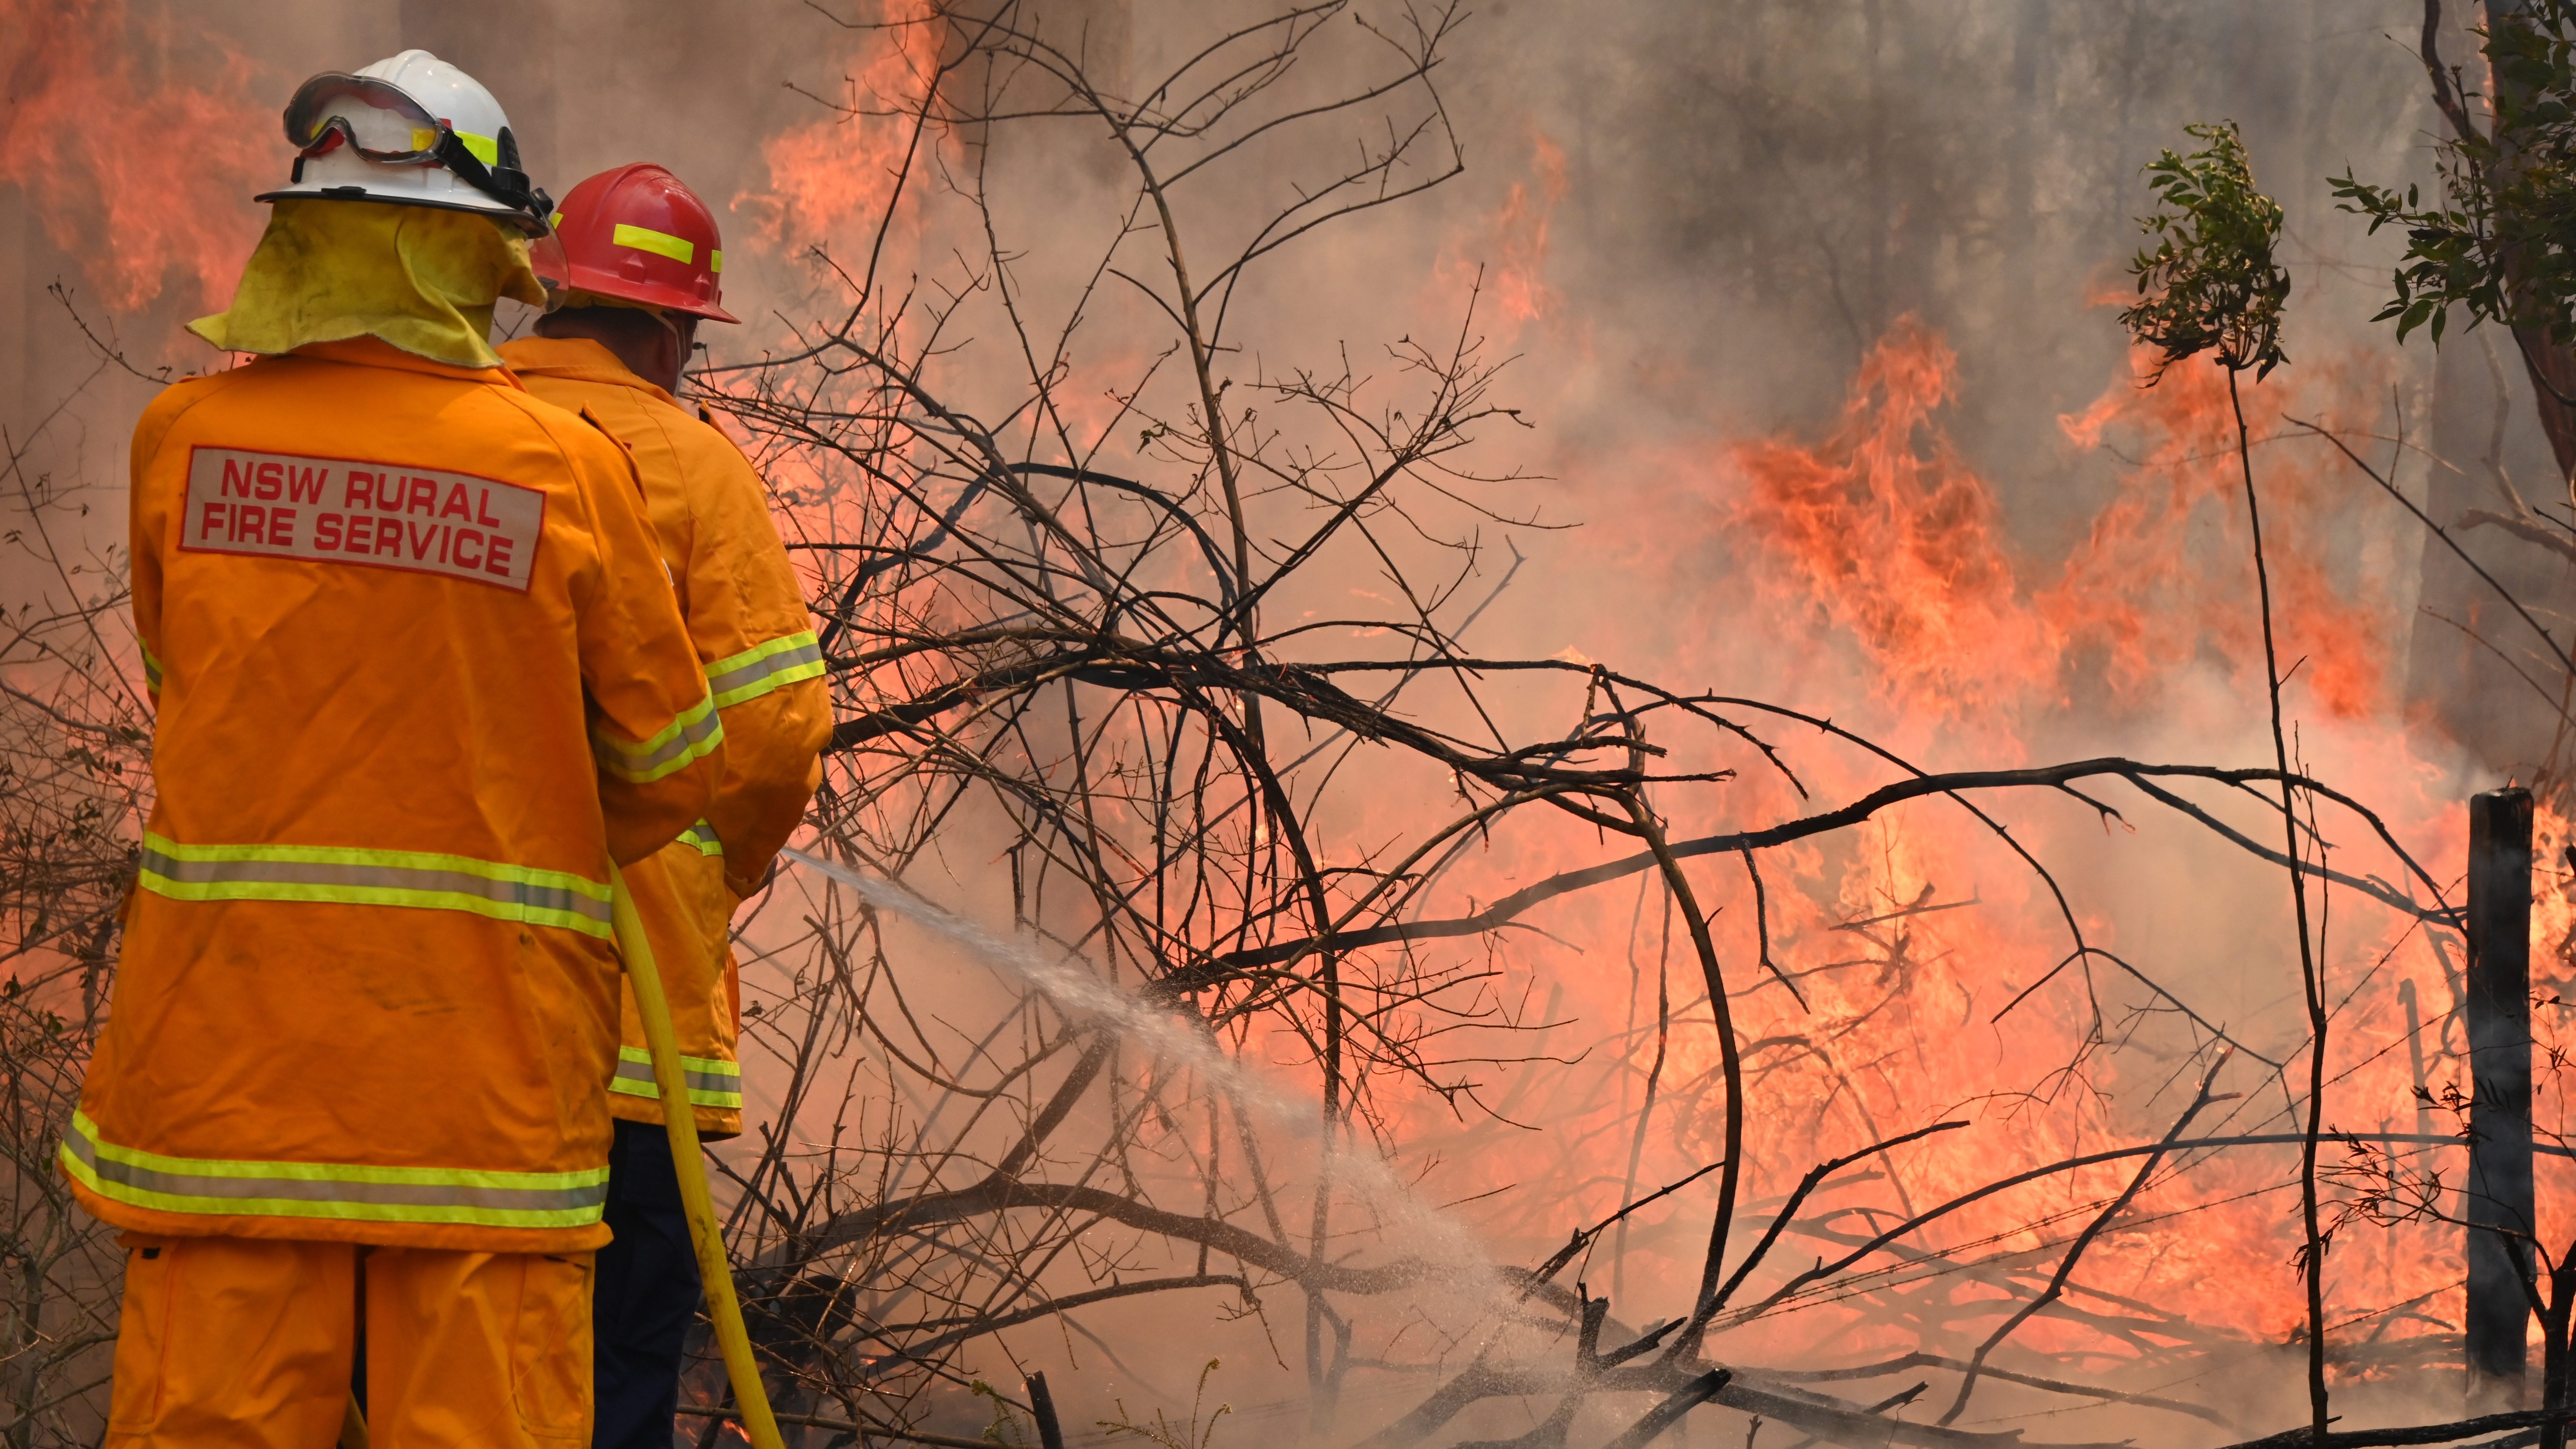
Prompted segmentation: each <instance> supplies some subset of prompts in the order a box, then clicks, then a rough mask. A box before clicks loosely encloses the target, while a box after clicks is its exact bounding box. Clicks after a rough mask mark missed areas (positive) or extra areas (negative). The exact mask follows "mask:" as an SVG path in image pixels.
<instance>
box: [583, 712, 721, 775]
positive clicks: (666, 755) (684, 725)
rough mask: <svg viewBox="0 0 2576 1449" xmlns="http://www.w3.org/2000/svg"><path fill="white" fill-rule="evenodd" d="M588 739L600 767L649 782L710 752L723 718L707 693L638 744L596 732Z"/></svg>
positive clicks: (612, 772)
mask: <svg viewBox="0 0 2576 1449" xmlns="http://www.w3.org/2000/svg"><path fill="white" fill-rule="evenodd" d="M590 738H591V744H592V746H593V747H594V749H595V751H596V752H597V754H598V756H599V764H600V768H602V769H604V770H606V771H607V772H608V773H610V774H612V775H615V776H616V777H618V778H619V779H621V780H627V781H631V782H633V783H635V784H638V785H649V784H651V783H652V782H654V781H655V780H659V779H661V778H662V777H663V776H665V775H668V774H671V773H672V772H674V771H676V770H680V769H682V768H684V767H686V766H687V765H688V763H689V762H690V761H692V760H695V759H697V758H698V757H699V756H701V755H706V754H709V753H712V752H713V751H714V750H715V747H716V746H717V745H718V744H720V743H722V742H723V740H724V718H723V716H721V715H719V714H717V713H716V702H715V699H714V697H713V696H709V697H707V698H705V699H701V700H699V701H698V702H697V703H696V704H695V705H694V706H692V707H690V709H689V710H688V711H687V712H686V713H684V714H682V715H681V716H680V717H679V718H677V719H674V720H672V721H671V722H670V723H669V724H667V725H665V726H663V727H662V731H661V733H659V734H657V735H655V736H653V738H651V739H649V740H646V741H645V742H643V743H642V744H640V745H629V744H624V743H621V742H620V741H618V740H616V739H613V738H611V737H609V736H607V735H604V734H598V733H593V734H592V735H591V737H590Z"/></svg>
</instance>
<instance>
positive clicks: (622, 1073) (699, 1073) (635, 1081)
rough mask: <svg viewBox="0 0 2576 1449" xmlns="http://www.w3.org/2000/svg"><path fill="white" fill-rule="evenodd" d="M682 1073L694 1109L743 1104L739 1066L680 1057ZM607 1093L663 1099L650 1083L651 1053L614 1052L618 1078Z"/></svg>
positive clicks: (712, 1059)
mask: <svg viewBox="0 0 2576 1449" xmlns="http://www.w3.org/2000/svg"><path fill="white" fill-rule="evenodd" d="M680 1070H681V1074H682V1075H683V1076H684V1077H686V1078H687V1079H688V1084H689V1102H690V1105H692V1106H697V1107H740V1106H741V1105H742V1066H741V1064H740V1063H738V1062H728V1061H724V1060H721V1059H719V1058H716V1057H687V1056H684V1057H682V1058H680ZM608 1090H610V1091H612V1092H616V1093H620V1094H621V1095H624V1096H629V1097H649V1098H651V1099H653V1100H654V1101H657V1102H658V1101H660V1100H661V1099H662V1088H661V1085H660V1084H659V1083H658V1082H656V1081H654V1080H653V1054H652V1053H651V1052H648V1051H645V1050H644V1049H642V1048H641V1047H619V1048H618V1049H617V1075H616V1077H615V1078H613V1079H612V1080H611V1081H610V1082H609V1084H608Z"/></svg>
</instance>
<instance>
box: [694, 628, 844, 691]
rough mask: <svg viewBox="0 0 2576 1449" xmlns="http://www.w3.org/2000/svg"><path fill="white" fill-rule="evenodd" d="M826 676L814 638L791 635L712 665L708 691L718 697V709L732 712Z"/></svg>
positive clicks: (818, 646) (807, 634) (803, 634)
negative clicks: (777, 691)
mask: <svg viewBox="0 0 2576 1449" xmlns="http://www.w3.org/2000/svg"><path fill="white" fill-rule="evenodd" d="M822 672H823V646H822V645H821V644H818V643H816V642H815V640H814V636H813V634H812V633H811V632H807V633H801V634H789V635H786V636H785V637H783V638H778V639H772V640H770V641H769V642H768V643H766V644H762V645H760V646H758V647H756V648H751V649H745V650H744V651H742V652H741V653H740V654H733V655H728V656H726V657H725V658H722V659H719V660H717V661H716V662H715V663H713V664H710V665H708V666H707V688H708V689H710V690H712V691H713V692H714V693H715V698H716V708H718V709H731V708H733V707H734V706H735V705H737V704H740V703H742V702H743V701H744V700H748V699H758V698H759V697H760V696H762V695H764V694H767V693H769V692H770V691H771V690H773V689H778V688H781V687H783V686H786V685H790V684H794V683H795V682H796V681H798V680H800V679H812V678H814V677H815V676H816V675H818V674H821V673H822Z"/></svg>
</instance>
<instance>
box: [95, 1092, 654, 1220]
mask: <svg viewBox="0 0 2576 1449" xmlns="http://www.w3.org/2000/svg"><path fill="white" fill-rule="evenodd" d="M57 1156H58V1158H59V1160H60V1161H61V1163H62V1166H63V1170H64V1171H66V1172H68V1173H70V1174H71V1175H72V1177H73V1178H74V1179H75V1180H76V1181H78V1182H79V1183H80V1184H81V1185H82V1186H83V1187H86V1188H88V1189H89V1190H90V1191H92V1192H95V1193H97V1194H98V1195H99V1196H101V1197H103V1198H107V1199H109V1200H110V1201H113V1202H121V1203H128V1204H131V1205H133V1206H135V1207H143V1208H155V1209H158V1210H160V1211H162V1212H174V1213H201V1214H211V1215H220V1216H227V1217H230V1216H255V1217H278V1218H339V1219H356V1220H360V1221H366V1222H386V1223H471V1224H474V1225H475V1226H478V1227H493V1228H578V1227H587V1226H589V1225H590V1224H592V1223H595V1222H597V1221H599V1217H600V1210H601V1208H602V1207H604V1206H605V1205H606V1204H607V1202H608V1169H607V1168H605V1167H598V1168H591V1169H588V1170H586V1171H581V1172H495V1171H491V1170H488V1169H483V1168H470V1167H372V1166H366V1165H363V1164H358V1163H336V1162H237V1161H228V1160H225V1159H220V1158H207V1157H168V1156H164V1155H162V1154H160V1153H157V1152H145V1151H142V1150H140V1149H138V1148H132V1147H120V1146H118V1145H117V1144H115V1143H113V1142H109V1141H107V1140H106V1139H104V1138H102V1137H101V1136H100V1135H99V1131H98V1124H97V1123H95V1122H93V1121H91V1120H90V1119H89V1117H88V1115H87V1114H86V1113H83V1112H80V1111H74V1112H73V1113H72V1121H71V1128H70V1130H68V1131H66V1132H65V1133H63V1145H62V1148H61V1151H60V1152H59V1153H58V1154H57Z"/></svg>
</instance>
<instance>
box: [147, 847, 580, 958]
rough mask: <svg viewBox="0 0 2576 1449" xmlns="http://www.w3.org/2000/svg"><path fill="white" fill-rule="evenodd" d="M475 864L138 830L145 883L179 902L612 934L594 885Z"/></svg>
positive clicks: (549, 874) (565, 877)
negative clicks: (419, 915)
mask: <svg viewBox="0 0 2576 1449" xmlns="http://www.w3.org/2000/svg"><path fill="white" fill-rule="evenodd" d="M415 861H417V862H420V863H419V864H413V863H412V862H415ZM481 864H482V863H481V862H475V861H469V860H466V859H464V858H462V857H456V856H436V855H430V854H427V853H424V852H409V851H371V850H356V849H342V848H333V847H322V846H315V847H307V848H301V849H299V848H297V847H291V846H283V847H282V846H183V845H177V844H174V843H172V842H170V841H167V840H164V839H162V838H161V837H160V836H157V835H146V836H145V837H144V842H143V852H142V860H141V865H142V884H143V886H144V888H145V889H147V890H150V891H153V892H154V893H156V894H159V895H166V896H171V897H174V898H177V899H181V900H242V899H249V900H304V901H339V902H345V903H347V904H351V905H386V906H421V907H429V908H433V909H435V908H440V907H445V908H447V909H452V910H466V911H471V912H473V913H474V914H477V915H485V916H492V917H496V918H500V919H506V920H518V921H528V922H531V923H534V924H537V925H548V926H568V927H570V928H572V929H574V930H579V931H583V932H586V933H588V934H592V935H598V936H606V935H608V934H609V933H610V916H609V903H608V901H607V899H606V898H605V897H606V896H607V892H606V891H605V890H604V889H600V888H598V887H597V886H595V885H593V884H592V883H591V882H587V881H580V880H579V878H578V877H574V876H569V875H565V874H563V873H562V872H557V871H536V870H528V869H524V868H521V867H513V866H503V865H489V866H485V867H484V868H485V869H487V870H489V871H490V872H491V873H490V874H484V873H481V872H480V871H477V870H473V869H460V868H459V867H470V866H476V865H481ZM582 885H592V891H585V890H582V889H580V886H582ZM593 891H595V892H596V894H594V893H593Z"/></svg>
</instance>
